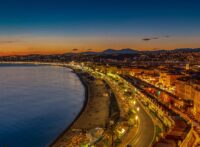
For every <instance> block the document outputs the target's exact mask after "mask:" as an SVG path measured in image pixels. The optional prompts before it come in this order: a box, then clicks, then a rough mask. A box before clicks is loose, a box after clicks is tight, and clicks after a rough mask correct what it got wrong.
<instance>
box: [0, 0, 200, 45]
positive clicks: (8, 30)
mask: <svg viewBox="0 0 200 147" xmlns="http://www.w3.org/2000/svg"><path fill="white" fill-rule="evenodd" d="M199 8H200V1H198V0H54V1H53V0H4V1H3V2H2V1H1V2H0V32H1V36H13V35H21V34H26V35H33V36H54V37H55V36H62V37H63V36H66V37H83V36H87V37H88V36H90V37H93V36H95V37H104V36H109V37H112V36H114V37H138V36H139V37H154V36H166V35H170V36H174V37H185V36H188V37H199V36H200V10H199ZM108 47H109V46H108Z"/></svg>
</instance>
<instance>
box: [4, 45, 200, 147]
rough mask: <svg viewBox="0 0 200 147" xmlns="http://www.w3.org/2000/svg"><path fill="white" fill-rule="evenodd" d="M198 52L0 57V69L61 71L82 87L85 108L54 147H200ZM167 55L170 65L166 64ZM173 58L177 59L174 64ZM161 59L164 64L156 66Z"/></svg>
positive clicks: (122, 52) (199, 62) (56, 141)
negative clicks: (40, 66) (20, 67)
mask: <svg viewBox="0 0 200 147" xmlns="http://www.w3.org/2000/svg"><path fill="white" fill-rule="evenodd" d="M198 50H199V49H177V50H173V51H161V52H158V51H156V52H151V53H146V52H145V53H137V52H136V53H135V52H134V53H130V51H132V50H131V49H128V51H129V52H128V53H127V49H124V50H121V52H120V53H119V51H117V53H116V52H115V50H113V51H112V53H110V52H109V54H108V53H102V54H99V53H98V54H97V53H90V54H89V53H87V54H70V55H67V57H66V55H54V56H41V55H32V56H8V57H2V58H1V63H2V64H6V63H7V64H8V63H9V64H36V65H37V64H47V65H53V66H61V67H66V68H70V69H72V71H73V72H74V73H76V74H77V75H78V77H79V78H80V80H81V81H82V83H83V85H84V87H85V90H86V93H85V96H86V100H85V104H84V107H83V108H82V111H81V112H80V113H79V115H78V116H77V117H76V119H75V121H74V122H72V124H71V125H70V127H69V128H67V130H66V131H64V132H63V133H62V134H61V135H60V136H59V137H58V138H57V139H56V140H55V141H54V142H53V143H52V145H51V146H53V147H61V146H62V147H64V146H66V147H68V146H99V147H101V146H120V147H123V146H127V147H135V146H137V147H147V146H155V147H161V146H170V147H176V146H180V147H197V146H200V127H199V124H200V119H199V116H200V108H199V106H200V100H199V98H200V76H199V75H200V74H199V73H200V60H199V59H200V58H199V56H200V52H199V51H198ZM125 51H126V52H125ZM124 52H125V53H124ZM138 54H139V55H138ZM169 54H170V58H171V60H169V59H168V58H167V55H169ZM177 54H178V57H179V58H177V57H176V58H173V56H177ZM108 55H109V57H108ZM150 55H151V56H152V58H150V57H148V56H150ZM155 55H156V56H155ZM55 56H56V59H55ZM144 56H145V57H146V58H144ZM160 56H162V57H161V58H163V56H166V58H163V60H156V59H157V58H159V57H160ZM136 57H137V59H136V60H137V61H134V59H135V58H136ZM154 57H156V58H154ZM95 59H96V61H93V60H95ZM131 59H133V60H131Z"/></svg>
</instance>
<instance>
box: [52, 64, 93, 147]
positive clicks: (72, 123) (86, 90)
mask: <svg viewBox="0 0 200 147" xmlns="http://www.w3.org/2000/svg"><path fill="white" fill-rule="evenodd" d="M65 67H66V66H65ZM66 68H69V69H72V68H70V67H66ZM72 72H73V73H74V74H75V75H76V76H77V77H78V78H79V80H80V81H81V83H82V84H83V86H84V89H85V93H84V97H85V98H84V103H83V106H82V108H81V111H80V112H79V113H78V115H77V116H76V117H75V119H74V120H73V121H72V122H71V123H70V125H69V126H67V127H66V129H65V130H64V131H62V132H61V133H60V135H58V136H57V137H56V138H55V140H54V141H53V142H52V143H50V145H49V146H53V145H54V144H55V143H56V142H57V141H58V140H59V139H60V138H62V136H64V134H65V133H66V132H67V131H69V130H70V128H71V127H72V126H73V125H74V123H75V122H76V121H77V120H78V118H79V117H80V116H81V115H82V113H83V112H84V110H85V108H86V106H87V104H88V99H89V98H88V95H89V88H88V84H87V83H86V82H85V81H84V80H83V78H82V77H81V75H80V74H79V73H78V72H76V71H75V70H74V69H72Z"/></svg>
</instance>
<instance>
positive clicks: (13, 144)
mask: <svg viewBox="0 0 200 147" xmlns="http://www.w3.org/2000/svg"><path fill="white" fill-rule="evenodd" d="M83 102H84V87H83V85H82V83H81V82H80V81H79V79H78V77H77V76H76V75H75V74H74V73H72V72H71V71H70V69H67V68H64V67H54V66H34V65H17V66H16V65H1V64H0V147H1V146H4V145H6V146H9V147H44V146H48V145H49V143H51V141H52V140H53V139H55V138H56V137H57V136H58V135H59V134H60V133H61V132H62V131H63V130H64V129H65V128H66V127H67V126H68V125H69V124H70V123H71V122H72V121H73V120H74V118H75V117H76V116H77V114H78V113H79V112H80V110H81V108H82V106H83Z"/></svg>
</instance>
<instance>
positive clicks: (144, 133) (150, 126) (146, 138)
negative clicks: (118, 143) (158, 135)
mask: <svg viewBox="0 0 200 147" xmlns="http://www.w3.org/2000/svg"><path fill="white" fill-rule="evenodd" d="M138 116H139V119H140V121H139V122H140V123H139V126H138V127H139V128H138V131H137V134H136V136H135V137H134V138H133V140H132V141H131V143H129V144H130V145H131V146H133V147H149V146H151V144H152V141H153V139H154V134H155V130H154V123H153V121H152V119H151V117H150V116H149V115H148V114H147V113H146V111H145V110H144V109H143V108H142V107H141V106H140V111H139V113H138Z"/></svg>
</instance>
